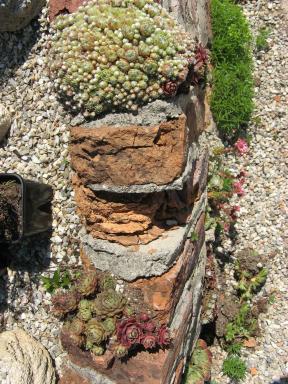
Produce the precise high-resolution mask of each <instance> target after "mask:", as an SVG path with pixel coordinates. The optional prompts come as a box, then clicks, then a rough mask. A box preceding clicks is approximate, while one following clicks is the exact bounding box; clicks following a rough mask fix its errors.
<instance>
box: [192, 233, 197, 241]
mask: <svg viewBox="0 0 288 384" xmlns="http://www.w3.org/2000/svg"><path fill="white" fill-rule="evenodd" d="M198 239H199V235H198V233H197V232H194V231H193V232H192V233H191V241H197V240H198Z"/></svg>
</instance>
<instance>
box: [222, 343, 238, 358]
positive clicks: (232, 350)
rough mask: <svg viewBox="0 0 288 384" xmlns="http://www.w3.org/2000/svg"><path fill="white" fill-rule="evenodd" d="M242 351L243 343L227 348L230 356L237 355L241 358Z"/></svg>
mask: <svg viewBox="0 0 288 384" xmlns="http://www.w3.org/2000/svg"><path fill="white" fill-rule="evenodd" d="M241 349H242V343H233V344H230V345H228V346H227V347H226V351H227V353H228V355H237V356H240V354H241Z"/></svg>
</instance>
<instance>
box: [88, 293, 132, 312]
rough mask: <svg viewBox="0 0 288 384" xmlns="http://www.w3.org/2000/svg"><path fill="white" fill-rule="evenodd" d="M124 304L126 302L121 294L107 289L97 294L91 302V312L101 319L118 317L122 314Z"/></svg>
mask: <svg viewBox="0 0 288 384" xmlns="http://www.w3.org/2000/svg"><path fill="white" fill-rule="evenodd" d="M126 303H127V300H126V298H125V297H124V296H123V295H122V294H120V293H117V292H116V291H114V290H113V289H108V290H107V291H103V292H101V293H99V295H97V297H96V299H95V300H94V301H93V312H94V313H95V314H96V315H97V316H99V317H101V318H107V317H114V316H118V315H121V314H122V312H123V310H124V308H125V305H126Z"/></svg>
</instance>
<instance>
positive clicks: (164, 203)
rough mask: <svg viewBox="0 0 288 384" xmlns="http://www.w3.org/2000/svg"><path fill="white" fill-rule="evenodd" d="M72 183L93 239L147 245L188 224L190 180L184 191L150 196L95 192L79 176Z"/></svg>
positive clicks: (190, 198) (79, 207)
mask: <svg viewBox="0 0 288 384" xmlns="http://www.w3.org/2000/svg"><path fill="white" fill-rule="evenodd" d="M72 183H73V187H74V191H75V200H76V203H77V206H78V212H79V215H80V217H81V218H82V220H83V223H84V224H85V227H86V229H87V231H88V232H89V233H90V234H91V235H92V236H93V237H94V238H98V239H104V240H109V241H112V242H118V243H120V244H122V245H137V244H147V243H149V242H151V241H152V240H154V239H157V238H158V237H160V236H161V235H162V233H163V232H164V231H165V230H167V229H170V228H171V227H175V226H177V225H183V224H185V223H186V222H187V220H188V218H189V215H190V214H191V210H192V206H193V201H194V196H193V193H192V189H193V185H192V183H191V180H189V181H188V182H187V184H186V186H185V187H184V188H183V190H182V191H166V192H155V193H150V194H140V193H138V194H116V193H109V192H94V191H92V190H91V189H90V188H86V187H85V186H83V185H82V183H81V180H80V179H79V178H78V177H77V176H74V177H73V178H72ZM167 220H170V221H168V224H167ZM171 220H172V221H171Z"/></svg>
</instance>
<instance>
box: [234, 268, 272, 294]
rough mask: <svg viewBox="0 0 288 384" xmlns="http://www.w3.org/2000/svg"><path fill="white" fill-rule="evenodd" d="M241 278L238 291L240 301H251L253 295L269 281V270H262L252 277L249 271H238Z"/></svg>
mask: <svg viewBox="0 0 288 384" xmlns="http://www.w3.org/2000/svg"><path fill="white" fill-rule="evenodd" d="M237 273H238V276H239V282H238V285H237V290H238V292H239V293H240V299H241V300H242V301H247V300H251V299H252V297H253V295H254V294H255V293H257V291H258V290H259V289H260V288H261V287H262V286H263V284H264V283H265V281H266V279H267V275H268V269H267V268H261V269H260V271H259V272H258V273H257V274H256V275H254V276H252V275H251V273H249V272H248V271H245V270H244V271H243V270H239V269H238V271H237Z"/></svg>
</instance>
